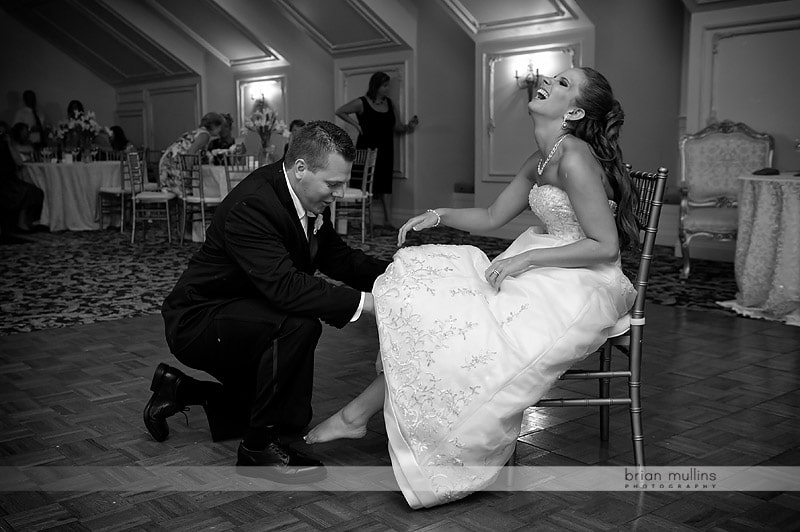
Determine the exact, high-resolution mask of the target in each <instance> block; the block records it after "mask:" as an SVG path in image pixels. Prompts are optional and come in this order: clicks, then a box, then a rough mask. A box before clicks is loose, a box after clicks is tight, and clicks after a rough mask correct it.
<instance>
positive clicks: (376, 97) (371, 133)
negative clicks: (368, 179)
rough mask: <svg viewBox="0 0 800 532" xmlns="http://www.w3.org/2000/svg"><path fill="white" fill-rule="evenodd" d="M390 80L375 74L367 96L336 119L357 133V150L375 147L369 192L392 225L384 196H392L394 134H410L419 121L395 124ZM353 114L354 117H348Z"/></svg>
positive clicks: (346, 107) (345, 107)
mask: <svg viewBox="0 0 800 532" xmlns="http://www.w3.org/2000/svg"><path fill="white" fill-rule="evenodd" d="M389 81H390V78H389V75H388V74H386V73H384V72H375V73H374V74H373V75H372V77H370V78H369V88H368V89H367V94H366V95H365V96H360V97H358V98H356V99H355V100H352V101H350V102H348V103H346V104H344V105H342V106H341V107H339V108H338V109H337V110H336V116H338V117H339V118H341V119H342V120H344V121H345V122H347V123H348V124H350V125H352V126H354V127H355V128H356V129H357V130H358V139H357V140H356V148H378V160H377V162H376V164H375V181H374V182H373V185H372V193H373V195H374V197H375V198H376V199H378V198H380V200H381V206H382V207H383V218H384V223H385V224H386V225H388V226H391V225H392V222H391V213H390V212H389V204H390V201H389V199H387V195H390V194H391V193H392V171H393V168H394V135H395V133H400V134H403V133H411V132H413V131H414V128H415V127H417V124H418V123H419V119H418V118H417V116H416V115H414V117H413V118H412V119H411V120H410V121H409V122H408V123H407V124H403V123H402V122H398V121H397V117H398V116H400V110H399V109H398V108H397V105H396V104H395V103H394V102H392V100H391V98H389V96H388V94H389ZM353 114H355V115H356V118H353V117H352V116H351V115H353Z"/></svg>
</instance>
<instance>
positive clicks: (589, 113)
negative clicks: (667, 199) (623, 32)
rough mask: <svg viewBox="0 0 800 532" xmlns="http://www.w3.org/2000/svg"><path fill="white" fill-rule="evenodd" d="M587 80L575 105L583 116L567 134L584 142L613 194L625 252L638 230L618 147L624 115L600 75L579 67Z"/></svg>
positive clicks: (633, 195) (633, 243)
mask: <svg viewBox="0 0 800 532" xmlns="http://www.w3.org/2000/svg"><path fill="white" fill-rule="evenodd" d="M580 70H581V71H583V73H584V75H585V76H586V81H585V83H583V85H581V87H580V91H579V94H578V97H577V98H576V99H575V105H576V106H577V107H580V108H581V109H583V111H584V112H585V113H586V114H585V116H584V117H583V118H581V119H580V120H574V121H569V122H568V124H569V127H570V132H571V133H572V134H573V135H574V136H576V137H578V138H579V139H581V140H583V141H584V142H586V143H587V144H588V145H589V147H590V148H591V150H592V153H593V154H594V156H595V158H597V160H598V161H599V162H600V164H601V165H602V167H603V171H604V172H605V174H606V177H608V180H609V182H610V183H611V188H612V189H613V191H614V201H615V202H616V203H617V216H616V224H617V234H618V235H619V242H620V247H621V248H622V249H628V248H632V247H635V246H636V245H637V244H638V242H639V226H638V224H637V222H636V218H635V216H634V214H633V212H634V208H635V206H636V201H637V198H636V190H635V189H634V188H633V185H632V183H631V179H630V175H629V173H628V171H627V169H626V168H625V164H624V160H623V158H622V148H620V146H619V142H618V141H619V130H620V128H621V127H622V124H623V122H624V121H625V113H624V112H623V111H622V107H621V106H620V104H619V102H618V101H617V100H616V99H615V98H614V93H613V92H612V91H611V85H610V84H609V83H608V80H607V79H606V78H605V76H603V75H602V74H601V73H600V72H598V71H597V70H595V69H593V68H589V67H580Z"/></svg>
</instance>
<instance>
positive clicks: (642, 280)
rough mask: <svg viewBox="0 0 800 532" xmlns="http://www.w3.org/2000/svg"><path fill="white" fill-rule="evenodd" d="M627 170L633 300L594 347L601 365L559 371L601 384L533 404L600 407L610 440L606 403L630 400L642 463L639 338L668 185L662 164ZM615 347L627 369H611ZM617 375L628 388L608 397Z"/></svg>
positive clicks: (635, 448) (633, 431)
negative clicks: (632, 197)
mask: <svg viewBox="0 0 800 532" xmlns="http://www.w3.org/2000/svg"><path fill="white" fill-rule="evenodd" d="M628 170H629V171H630V176H631V179H632V181H633V185H634V188H635V189H636V192H637V196H638V201H637V204H636V209H635V211H634V215H635V217H636V221H637V223H638V225H639V228H640V231H641V232H643V233H644V238H643V239H642V242H641V245H640V250H639V257H638V258H639V261H638V269H637V271H636V278H635V281H634V287H635V288H636V300H635V301H634V303H633V307H632V308H631V310H630V311H629V312H628V313H627V314H626V315H625V316H623V317H622V318H620V319H619V320H618V321H617V323H616V324H615V325H614V326H613V327H612V329H611V332H610V333H609V337H608V340H606V342H605V343H604V344H603V345H602V346H600V348H599V349H598V351H597V353H599V355H600V365H599V368H598V369H597V370H589V369H570V370H567V371H566V372H565V373H564V374H563V375H562V376H561V377H560V380H596V381H597V382H598V385H599V387H598V394H597V397H593V398H586V397H568V398H553V399H541V400H540V401H539V402H538V403H536V405H535V406H536V407H568V406H584V407H586V406H590V407H595V406H597V407H600V439H601V440H602V441H608V435H609V413H610V410H609V407H611V406H615V405H629V412H630V422H631V439H632V441H633V457H634V462H635V465H636V466H643V465H644V433H643V430H642V402H641V384H642V383H641V368H642V339H643V336H644V325H645V317H644V310H645V294H646V292H647V284H648V282H649V279H650V262H651V261H652V259H653V249H654V247H655V243H656V232H657V231H658V220H659V218H660V216H661V203H662V200H663V197H664V191H665V189H666V183H667V176H668V172H667V169H666V168H659V169H658V171H657V172H655V173H650V172H642V171H632V170H630V167H629V166H628ZM614 350H617V351H619V352H622V353H624V354H625V355H627V362H628V367H627V369H625V370H622V371H612V369H611V357H612V354H613V352H614ZM617 377H627V379H628V386H627V393H626V394H625V396H624V397H612V394H611V383H610V379H612V378H617ZM516 451H517V450H516V447H515V448H514V453H513V455H512V457H511V460H510V463H514V461H516Z"/></svg>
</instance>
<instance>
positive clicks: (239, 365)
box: [175, 299, 322, 441]
mask: <svg viewBox="0 0 800 532" xmlns="http://www.w3.org/2000/svg"><path fill="white" fill-rule="evenodd" d="M321 334H322V325H321V324H320V322H319V320H317V319H313V318H304V317H298V316H285V317H280V318H278V319H276V314H275V311H274V310H272V309H271V308H269V307H268V306H267V305H266V304H265V303H264V302H263V301H261V300H258V299H244V300H237V301H233V302H231V303H228V304H226V305H225V306H224V307H222V308H221V309H220V310H219V311H218V312H217V313H216V314H215V316H214V318H213V319H212V321H211V323H210V324H209V326H208V327H206V329H205V331H203V333H202V334H201V335H200V336H199V337H198V338H197V339H196V340H194V341H193V342H192V343H191V344H189V345H188V346H187V347H186V348H185V349H182V350H180V352H179V353H176V355H175V356H176V358H177V359H178V360H180V361H181V362H182V363H183V364H186V365H187V366H189V367H190V368H194V369H199V370H202V371H205V372H206V373H208V374H210V375H212V376H213V377H215V378H216V379H217V380H218V381H219V382H220V383H222V388H221V392H219V393H215V394H214V395H213V396H212V397H209V398H208V399H207V404H206V406H205V410H206V415H207V417H208V422H209V426H210V428H211V433H212V437H213V439H214V440H215V441H216V440H221V439H230V438H235V437H239V436H241V435H242V434H244V431H245V430H246V429H247V428H248V426H249V427H255V428H263V427H267V426H275V427H277V429H278V431H279V432H282V431H293V430H298V429H301V428H303V427H305V426H306V425H307V424H308V423H309V422H310V421H311V416H312V411H311V395H312V389H313V380H314V350H315V349H316V347H317V342H318V341H319V338H320V335H321Z"/></svg>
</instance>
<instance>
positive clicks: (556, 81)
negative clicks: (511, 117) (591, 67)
mask: <svg viewBox="0 0 800 532" xmlns="http://www.w3.org/2000/svg"><path fill="white" fill-rule="evenodd" d="M585 82H586V75H585V74H584V73H583V72H582V71H581V70H579V69H577V68H570V69H569V70H565V71H564V72H561V73H560V74H557V75H555V76H553V77H548V76H543V77H542V82H541V84H540V85H539V88H538V89H537V90H536V92H535V93H534V95H533V99H532V100H531V101H530V102H528V113H530V114H539V115H545V116H551V117H555V118H561V117H562V116H564V113H566V112H567V110H568V109H569V108H570V107H571V106H574V105H575V99H576V98H577V97H578V96H579V94H580V88H581V86H582V85H583V84H584V83H585Z"/></svg>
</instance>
